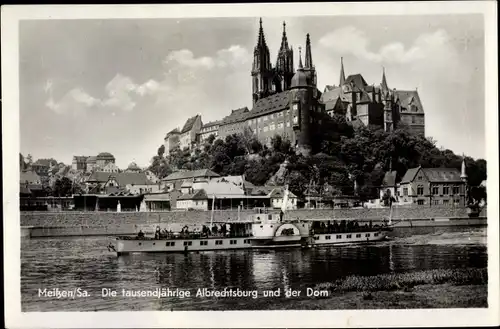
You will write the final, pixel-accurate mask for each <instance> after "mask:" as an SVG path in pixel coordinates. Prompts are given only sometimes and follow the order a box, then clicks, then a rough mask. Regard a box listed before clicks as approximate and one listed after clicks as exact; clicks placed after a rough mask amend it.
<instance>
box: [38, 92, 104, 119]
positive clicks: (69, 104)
mask: <svg viewBox="0 0 500 329" xmlns="http://www.w3.org/2000/svg"><path fill="white" fill-rule="evenodd" d="M46 89H47V88H46ZM100 104H101V101H100V100H99V99H97V98H94V97H92V96H91V95H89V94H87V93H86V92H85V91H84V90H83V89H81V88H74V89H71V90H70V91H68V92H67V93H66V94H65V95H64V96H63V97H62V98H61V99H60V100H59V101H58V102H55V101H54V99H53V97H52V95H51V96H50V97H49V99H48V100H47V102H46V103H45V105H46V106H47V107H48V108H49V109H51V110H52V111H54V112H55V113H57V114H64V113H68V112H72V113H73V114H81V113H82V111H83V110H85V109H86V108H90V107H95V106H100Z"/></svg>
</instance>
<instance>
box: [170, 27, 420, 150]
mask: <svg viewBox="0 0 500 329" xmlns="http://www.w3.org/2000/svg"><path fill="white" fill-rule="evenodd" d="M305 37H306V38H305V50H304V53H305V54H304V61H302V47H298V50H299V53H298V65H297V68H295V66H294V50H293V47H292V45H290V44H289V43H288V38H287V34H286V24H285V22H283V34H282V38H281V45H280V48H279V51H278V54H277V57H276V62H275V65H274V66H273V64H272V62H271V60H272V58H271V54H270V52H269V47H268V46H267V43H266V38H265V34H264V28H263V24H262V19H260V21H259V30H258V35H257V44H256V46H255V48H254V51H253V64H252V68H251V79H252V108H251V109H248V108H247V107H243V108H240V109H236V110H232V111H231V113H230V114H229V115H228V116H226V117H224V118H223V119H221V120H218V121H216V122H209V123H206V124H203V123H201V116H200V125H198V126H193V128H192V129H195V128H196V129H197V131H187V132H186V134H189V135H192V136H197V137H196V138H191V139H189V143H185V144H182V143H181V145H180V147H181V148H186V147H187V148H192V147H195V146H196V145H197V144H200V143H202V142H203V141H204V140H206V138H207V137H208V135H209V134H213V135H215V136H216V137H217V138H225V137H226V136H228V135H231V134H238V133H245V131H250V132H251V133H253V134H255V135H256V136H257V138H258V139H259V140H260V141H261V142H262V143H263V144H267V145H269V144H270V142H271V138H272V137H273V136H275V135H281V136H282V137H283V138H286V139H288V140H290V142H291V143H292V145H293V146H294V147H295V148H296V150H297V152H298V153H301V154H304V155H307V154H309V153H310V152H311V145H312V143H314V141H313V139H314V138H313V135H314V133H315V132H316V131H317V130H318V128H319V126H320V125H321V115H322V114H325V113H326V114H328V115H330V116H333V114H340V115H343V116H345V118H346V120H347V121H348V122H350V123H351V124H353V125H354V126H356V125H365V126H368V125H375V126H379V127H381V128H383V129H385V130H386V131H391V130H393V129H395V128H396V127H398V125H401V123H403V124H404V125H406V126H407V127H408V128H409V129H410V130H411V131H412V132H413V133H415V134H419V135H422V136H425V115H424V111H423V108H422V103H421V101H420V97H419V95H418V92H417V90H411V91H408V90H397V89H395V88H393V89H391V88H390V87H389V84H388V83H387V78H386V75H385V70H384V71H383V73H382V80H381V82H380V84H378V85H375V84H372V85H368V83H367V82H366V81H365V79H364V78H363V76H362V75H361V74H352V75H349V76H347V78H346V76H345V73H344V63H343V60H342V59H341V69H340V79H339V80H337V81H339V84H338V85H337V86H336V85H327V86H326V87H325V89H324V91H323V92H321V91H320V90H319V89H318V87H317V74H316V68H315V66H314V62H313V53H312V50H311V38H310V35H309V34H307V35H306V36H305ZM332 80H333V79H332ZM176 134H179V132H177V133H174V132H170V133H169V134H167V136H166V137H165V148H166V152H167V154H168V152H169V150H171V149H172V148H174V147H177V146H179V145H178V144H179V142H178V141H176V142H175V143H173V142H172V141H175V138H176Z"/></svg>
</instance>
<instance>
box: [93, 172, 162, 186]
mask: <svg viewBox="0 0 500 329" xmlns="http://www.w3.org/2000/svg"><path fill="white" fill-rule="evenodd" d="M110 178H114V179H116V181H117V182H118V184H119V185H120V186H125V185H155V184H154V183H153V182H151V181H150V180H149V179H148V178H147V176H146V174H145V173H137V172H122V173H108V172H99V171H96V172H94V173H92V175H91V176H90V177H89V179H88V180H87V181H88V182H99V183H105V182H107V181H108V180H109V179H110Z"/></svg>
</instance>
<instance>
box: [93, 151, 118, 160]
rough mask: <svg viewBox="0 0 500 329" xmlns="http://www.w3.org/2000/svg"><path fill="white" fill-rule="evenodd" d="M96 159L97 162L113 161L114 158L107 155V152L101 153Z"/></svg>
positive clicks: (111, 155)
mask: <svg viewBox="0 0 500 329" xmlns="http://www.w3.org/2000/svg"><path fill="white" fill-rule="evenodd" d="M96 158H97V159H99V160H108V159H109V160H114V159H115V157H114V156H113V154H111V153H109V152H101V153H99V154H98V155H97V157H96Z"/></svg>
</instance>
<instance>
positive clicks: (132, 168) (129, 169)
mask: <svg viewBox="0 0 500 329" xmlns="http://www.w3.org/2000/svg"><path fill="white" fill-rule="evenodd" d="M141 171H142V169H141V168H139V166H138V165H137V163H135V162H131V163H130V164H129V165H128V167H127V169H125V172H141ZM146 176H148V174H146ZM148 179H149V178H148Z"/></svg>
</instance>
